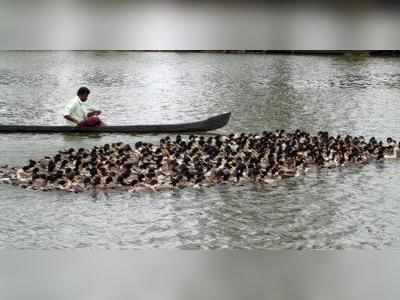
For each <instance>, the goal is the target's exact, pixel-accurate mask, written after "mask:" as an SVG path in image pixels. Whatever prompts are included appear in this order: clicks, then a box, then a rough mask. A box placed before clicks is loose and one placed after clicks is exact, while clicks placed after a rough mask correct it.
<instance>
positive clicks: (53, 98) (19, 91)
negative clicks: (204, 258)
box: [0, 52, 400, 249]
mask: <svg viewBox="0 0 400 300" xmlns="http://www.w3.org/2000/svg"><path fill="white" fill-rule="evenodd" d="M80 85H87V86H89V87H90V88H91V90H92V94H91V99H90V102H91V103H92V105H93V106H95V107H98V108H100V109H102V110H103V111H104V112H105V120H106V121H107V123H109V124H137V123H142V124H145V123H147V124H150V123H174V122H177V121H179V122H181V121H191V120H196V119H203V118H205V117H207V116H210V115H214V114H217V113H219V112H224V111H232V119H231V122H230V123H229V124H228V126H226V127H225V128H223V129H220V130H219V132H220V133H228V132H261V131H262V130H265V129H276V128H283V129H286V130H290V129H295V128H302V129H305V130H308V131H311V132H313V133H315V132H316V131H318V130H328V131H330V132H331V133H332V134H344V133H346V134H352V135H355V134H357V135H358V134H363V135H365V136H367V137H370V136H376V137H377V138H384V137H387V136H392V137H394V138H396V139H400V117H399V112H400V60H399V59H396V58H349V57H333V56H332V57H312V56H278V55H276V56H275V55H274V56H263V55H221V54H174V53H129V52H0V123H3V124H47V123H57V124H62V123H63V120H62V117H61V114H60V113H61V111H62V109H63V106H64V104H65V102H66V101H68V100H69V99H70V98H72V97H73V96H74V93H75V91H76V89H77V88H78V87H79V86H80ZM159 138H160V136H157V135H138V136H133V135H106V134H103V135H92V136H68V135H21V134H18V135H17V134H7V135H0V165H2V164H11V165H21V164H23V163H24V162H25V161H26V160H27V159H29V158H31V157H34V158H39V157H42V156H44V155H47V154H53V153H55V152H56V151H58V150H59V149H62V148H66V147H70V146H73V147H90V146H93V145H97V144H103V143H106V142H114V141H123V142H131V143H133V142H135V141H138V140H144V141H151V142H157V141H158V140H159ZM399 171H400V162H385V163H372V164H371V165H368V166H366V167H364V168H350V169H343V170H329V171H328V170H323V171H321V172H320V173H318V174H309V175H306V176H304V177H301V178H293V179H290V180H287V181H283V182H281V183H279V184H277V185H275V186H263V187H261V186H247V187H229V186H221V187H213V188H204V189H201V190H193V189H186V190H180V191H174V192H162V193H145V194H140V195H138V194H135V195H134V194H128V193H112V194H98V195H94V194H78V195H76V194H66V193H60V192H49V193H40V192H33V191H26V190H22V189H19V188H17V187H13V186H8V185H0V248H22V249H52V248H75V247H101V248H137V249H143V248H155V247H160V248H185V249H202V248H206V249H216V248H225V247H226V248H262V249H264V248H275V249H282V248H291V249H306V248H317V249H342V248H387V247H392V248H398V247H399V236H400V210H399V208H400V207H399V206H400V205H399V203H400V197H399V195H400V188H399V187H400V176H398V173H399Z"/></svg>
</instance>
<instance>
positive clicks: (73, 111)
mask: <svg viewBox="0 0 400 300" xmlns="http://www.w3.org/2000/svg"><path fill="white" fill-rule="evenodd" d="M89 94H90V90H89V89H88V88H87V87H84V86H83V87H81V88H79V90H78V92H77V97H74V98H73V99H72V100H71V101H70V102H69V103H68V105H67V106H66V108H65V112H64V118H65V119H66V120H67V121H68V123H69V124H71V125H76V126H78V127H98V126H101V125H102V124H103V123H102V121H101V120H100V118H99V117H98V116H99V115H100V114H101V111H100V110H90V109H87V108H86V105H85V102H86V101H87V99H88V96H89Z"/></svg>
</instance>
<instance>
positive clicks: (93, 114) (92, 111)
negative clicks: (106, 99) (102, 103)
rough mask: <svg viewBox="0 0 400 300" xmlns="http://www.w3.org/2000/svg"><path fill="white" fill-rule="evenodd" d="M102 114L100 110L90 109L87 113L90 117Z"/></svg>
mask: <svg viewBox="0 0 400 300" xmlns="http://www.w3.org/2000/svg"><path fill="white" fill-rule="evenodd" d="M100 114H101V111H100V110H91V111H89V112H88V113H87V117H88V118H90V117H93V116H98V115H100Z"/></svg>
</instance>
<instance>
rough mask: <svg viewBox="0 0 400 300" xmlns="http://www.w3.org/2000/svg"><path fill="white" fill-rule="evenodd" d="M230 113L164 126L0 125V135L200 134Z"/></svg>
mask: <svg viewBox="0 0 400 300" xmlns="http://www.w3.org/2000/svg"><path fill="white" fill-rule="evenodd" d="M230 116H231V113H230V112H228V113H224V114H221V115H218V116H214V117H211V118H208V119H206V120H203V121H197V122H192V123H182V124H165V125H121V126H102V127H95V128H78V127H73V126H42V125H0V133H90V132H97V133H178V132H201V131H209V130H215V129H218V128H221V127H224V126H225V125H226V124H227V123H228V122H229V119H230Z"/></svg>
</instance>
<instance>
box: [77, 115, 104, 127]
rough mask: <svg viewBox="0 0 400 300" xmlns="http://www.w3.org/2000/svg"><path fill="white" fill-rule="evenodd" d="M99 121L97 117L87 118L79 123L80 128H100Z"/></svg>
mask: <svg viewBox="0 0 400 300" xmlns="http://www.w3.org/2000/svg"><path fill="white" fill-rule="evenodd" d="M101 124H102V123H101V120H100V118H99V117H97V116H92V117H89V118H87V119H86V120H85V121H83V122H82V123H81V125H80V126H81V127H98V126H101Z"/></svg>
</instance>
